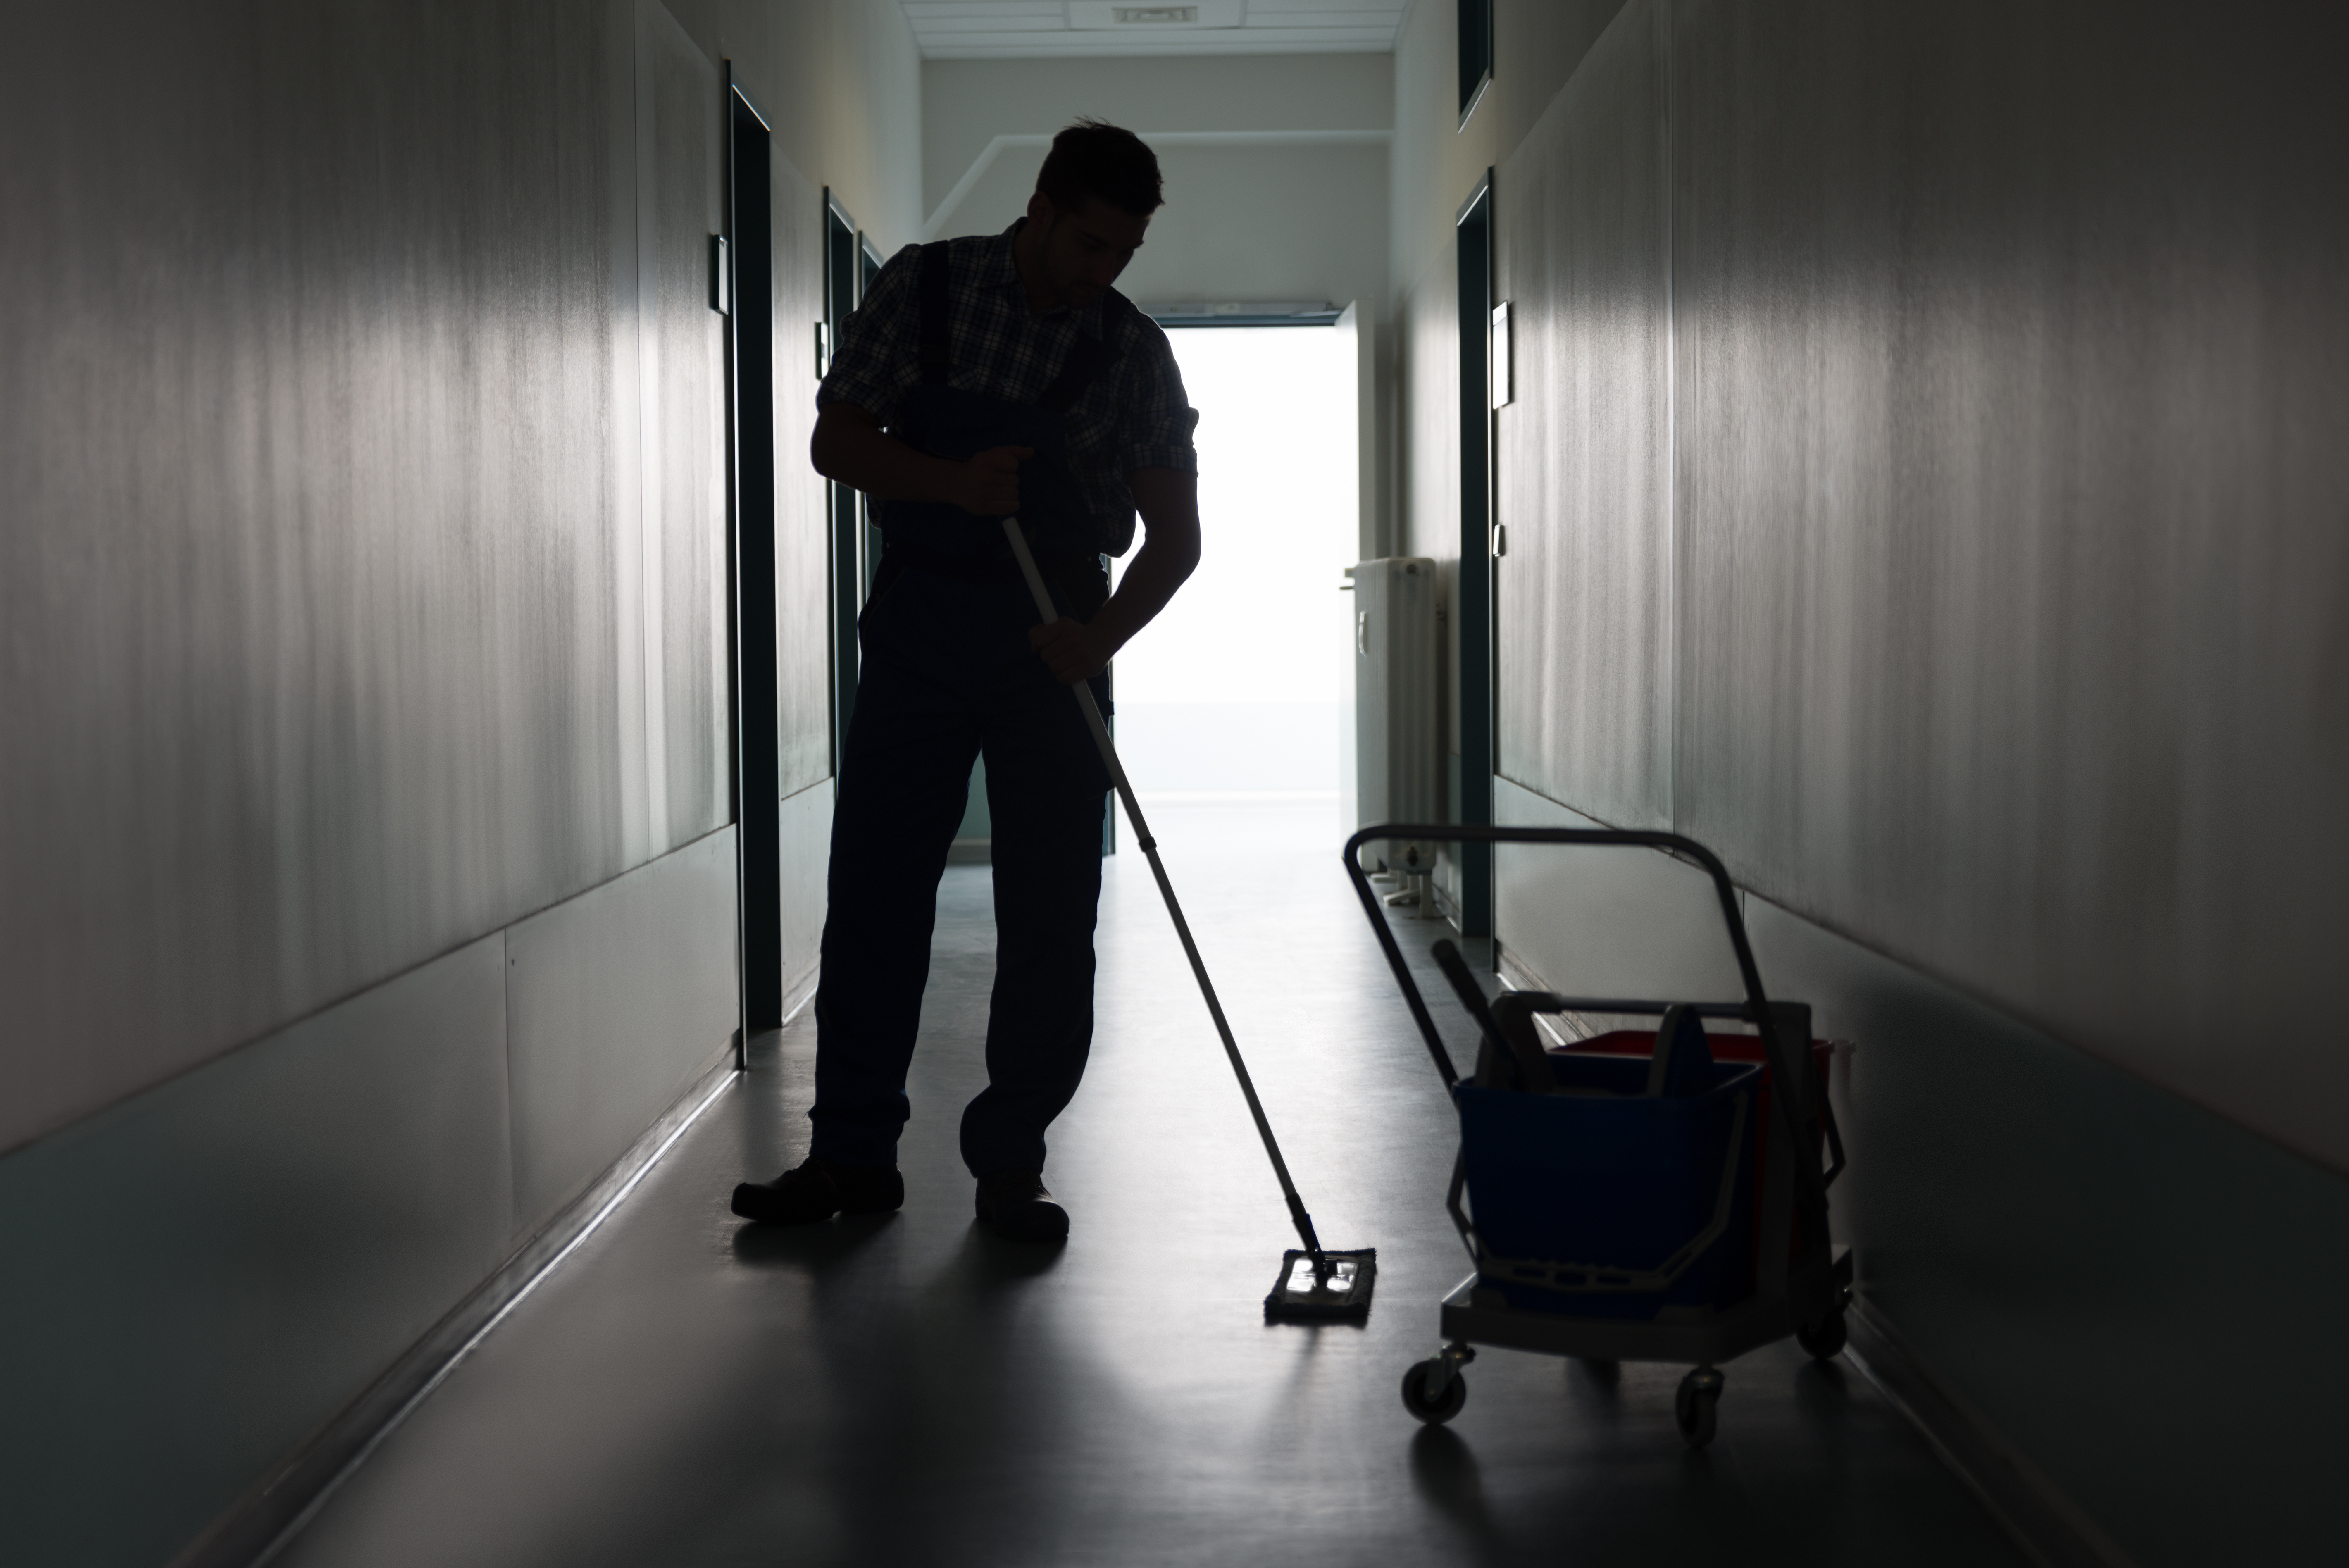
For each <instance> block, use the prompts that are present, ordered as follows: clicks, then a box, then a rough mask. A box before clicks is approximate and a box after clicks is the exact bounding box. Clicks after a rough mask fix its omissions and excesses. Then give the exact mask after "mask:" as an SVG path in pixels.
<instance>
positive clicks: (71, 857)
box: [0, 0, 918, 1564]
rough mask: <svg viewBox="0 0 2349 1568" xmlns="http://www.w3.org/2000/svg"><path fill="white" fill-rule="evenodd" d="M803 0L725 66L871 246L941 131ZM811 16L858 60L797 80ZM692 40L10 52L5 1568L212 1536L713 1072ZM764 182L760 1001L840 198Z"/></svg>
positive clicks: (889, 37)
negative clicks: (767, 618)
mask: <svg viewBox="0 0 2349 1568" xmlns="http://www.w3.org/2000/svg"><path fill="white" fill-rule="evenodd" d="M762 9H771V8H762ZM875 9H878V10H880V11H882V12H885V16H882V17H880V18H879V20H878V21H877V23H876V21H875V19H874V17H872V16H865V15H861V13H868V12H872V11H874V10H875ZM834 12H837V13H840V14H841V16H844V17H846V18H847V20H848V24H849V25H844V26H838V27H833V28H832V29H831V30H830V31H825V30H824V29H823V27H819V26H815V22H814V21H812V20H811V19H810V18H809V17H808V16H799V17H798V20H800V21H802V22H807V23H808V24H809V26H808V30H807V33H806V34H805V35H804V36H800V37H797V38H795V37H794V36H793V35H792V30H791V28H790V27H789V26H780V25H778V26H767V30H766V32H765V33H764V34H762V35H761V47H762V48H763V49H764V50H765V51H766V53H765V54H764V56H763V57H761V60H758V61H743V62H738V64H740V65H742V66H745V67H758V69H760V70H762V71H765V72H767V73H768V74H767V75H766V76H765V77H764V78H763V80H762V81H755V82H753V83H752V84H751V90H752V91H753V93H754V94H755V95H757V96H758V97H760V99H761V103H762V107H766V108H768V109H770V111H771V112H773V113H774V114H775V116H776V119H777V120H778V121H779V134H780V136H781V142H782V146H783V151H785V152H786V153H787V154H795V155H797V156H799V157H802V158H823V159H828V160H831V161H833V162H837V163H841V164H844V165H847V166H848V171H847V173H846V175H845V176H844V177H845V178H851V179H861V180H864V181H867V182H869V183H868V187H867V189H868V192H869V210H870V212H871V213H872V214H873V215H874V217H876V218H879V219H881V220H883V221H898V220H892V219H890V217H889V214H890V213H893V212H895V211H898V210H900V209H902V211H904V212H905V213H910V212H912V211H914V210H915V208H916V204H917V200H918V170H917V164H916V148H917V145H918V123H917V122H916V123H915V124H912V125H909V126H907V127H905V129H904V130H902V131H899V132H895V133H893V134H894V137H895V140H894V142H893V145H894V146H895V147H896V148H898V149H899V150H900V155H899V156H898V160H897V162H896V163H895V164H892V162H891V161H890V158H891V156H892V154H891V153H890V151H889V149H888V148H887V147H883V148H881V149H879V150H877V151H876V149H875V148H874V146H873V144H872V143H873V137H872V134H871V130H870V125H869V123H868V120H867V119H866V118H865V117H864V114H863V111H861V110H860V111H858V112H856V113H850V112H848V111H847V109H845V108H844V107H843V106H844V105H845V104H846V103H847V102H848V101H849V100H853V99H856V98H857V96H858V93H859V91H860V89H861V88H870V87H873V86H874V85H875V84H876V83H878V84H882V85H885V83H886V82H887V81H888V80H891V79H895V80H901V81H905V82H913V81H916V80H917V78H918V63H917V60H916V56H915V53H914V47H913V43H912V39H911V36H910V32H909V30H907V29H906V28H905V24H904V21H903V18H902V16H897V15H896V13H895V9H894V8H893V7H882V8H874V7H856V6H853V5H838V6H833V7H830V8H828V9H826V11H825V16H826V17H827V18H830V19H831V20H833V21H837V20H839V18H838V17H833V16H832V14H833V13H834ZM691 19H692V20H693V21H694V22H695V24H696V25H697V26H699V25H701V24H703V23H704V22H706V21H707V20H708V19H707V18H706V17H705V16H701V15H699V14H692V16H691ZM817 20H822V19H817ZM829 25H830V24H829V22H827V23H826V26H829ZM811 39H812V40H814V41H816V42H820V43H823V44H825V45H826V46H827V47H830V45H832V44H834V43H837V44H838V46H839V47H838V49H837V50H836V51H835V53H836V54H837V55H838V57H840V58H841V59H844V60H846V61H847V62H848V64H849V65H850V66H851V67H854V69H855V70H857V71H859V72H861V73H862V75H861V76H859V77H857V78H854V79H852V80H851V81H849V82H848V83H846V84H845V85H843V84H840V83H837V82H835V83H833V85H832V86H831V88H829V90H828V95H827V96H826V97H825V98H824V99H823V102H824V104H825V106H826V107H824V108H823V109H821V110H818V111H810V110H808V109H805V108H804V107H803V106H802V105H800V104H799V103H798V102H797V101H796V100H795V99H794V97H793V95H794V94H796V93H799V92H801V91H802V89H803V88H806V87H807V85H808V83H807V80H806V78H807V77H808V76H809V75H811V74H812V73H813V72H814V71H816V70H817V69H818V68H820V67H823V66H825V65H827V64H833V63H837V62H836V61H834V60H833V59H832V57H829V56H826V55H824V54H823V52H822V51H810V50H805V49H802V48H800V47H799V46H800V45H802V44H805V43H808V42H809V41H810V40H811ZM713 43H714V39H705V38H698V37H697V36H696V33H695V32H694V31H692V30H690V29H688V27H687V26H684V25H681V23H680V20H679V18H678V16H676V15H673V14H672V13H671V12H670V11H669V10H668V9H667V8H666V7H664V6H663V5H659V4H657V0H611V3H605V4H599V5H593V6H587V7H580V6H575V5H540V4H531V3H523V4H517V5H501V6H496V7H487V8H484V7H478V6H464V5H437V6H425V7H420V8H419V7H416V6H408V5H381V4H371V3H364V0H333V3H330V4H324V5H263V6H258V7H253V6H236V7H232V6H222V5H151V4H134V5H129V6H124V7H114V8H109V9H108V10H106V11H104V12H102V13H93V12H83V11H76V10H74V9H72V8H69V7H54V6H53V7H44V8H40V9H37V10H36V11H34V12H31V13H28V14H27V15H26V16H25V17H23V18H20V19H19V21H18V24H17V26H16V31H15V32H14V33H13V34H12V44H11V48H10V49H9V50H8V51H7V52H6V54H5V57H0V147H5V148H6V149H7V156H6V159H5V161H0V285H5V287H0V474H5V476H6V477H5V482H0V483H5V507H6V517H7V524H6V526H5V529H0V628H5V629H0V724H5V735H4V736H0V811H5V820H6V821H7V822H8V823H9V824H10V825H11V826H10V828H9V830H8V831H7V833H6V834H5V836H0V931H5V938H6V940H5V942H0V986H5V995H6V997H7V999H8V1006H7V1012H6V1022H5V1038H0V1231H5V1234H6V1235H7V1236H8V1237H9V1239H10V1248H11V1255H10V1259H9V1264H8V1267H7V1269H6V1270H5V1271H0V1386H5V1389H6V1390H7V1397H6V1398H5V1400H0V1559H5V1560H6V1561H7V1562H9V1563H75V1564H89V1563H160V1562H163V1561H166V1560H168V1559H171V1558H172V1557H173V1555H174V1553H176V1552H182V1551H183V1550H188V1549H191V1544H192V1543H193V1542H196V1541H197V1540H198V1538H199V1537H200V1536H201V1535H202V1532H204V1531H205V1530H206V1527H207V1526H208V1524H210V1523H211V1522H212V1521H215V1520H217V1519H220V1518H222V1516H223V1511H224V1510H229V1509H231V1508H232V1506H233V1505H234V1504H236V1503H237V1502H238V1500H239V1499H240V1496H241V1495H242V1496H244V1497H246V1498H247V1499H250V1498H251V1497H252V1496H253V1495H255V1493H256V1490H257V1489H259V1488H260V1487H262V1486H264V1485H265V1484H267V1483H269V1482H270V1481H272V1480H274V1479H277V1478H279V1477H281V1476H282V1474H283V1472H282V1471H280V1470H279V1469H277V1468H276V1467H277V1466H278V1465H279V1464H280V1463H281V1461H283V1460H285V1459H286V1458H287V1456H288V1455H289V1454H292V1453H294V1452H295V1451H296V1450H297V1449H299V1448H300V1446H301V1445H303V1444H304V1443H305V1441H306V1440H307V1439H308V1438H310V1437H311V1436H313V1435H315V1434H316V1433H318V1432H320V1431H321V1430H323V1429H324V1428H325V1427H326V1424H328V1423H330V1422H331V1421H333V1419H334V1418H335V1417H336V1413H337V1412H338V1411H339V1410H342V1409H343V1408H345V1407H346V1406H347V1404H348V1403H349V1402H350V1401H351V1400H353V1398H354V1397H356V1396H358V1395H359V1394H360V1393H361V1391H362V1390H364V1389H366V1388H367V1387H368V1386H369V1385H370V1384H371V1383H372V1382H373V1381H374V1380H375V1379H376V1378H378V1376H380V1375H382V1374H383V1373H384V1372H385V1370H386V1368H387V1367H389V1366H393V1365H394V1364H395V1362H397V1361H398V1359H399V1358H400V1357H401V1356H402V1355H403V1354H404V1353H407V1352H409V1350H410V1349H411V1347H414V1346H417V1345H419V1341H420V1340H421V1339H422V1338H423V1336H427V1335H428V1331H432V1330H433V1329H434V1325H435V1324H436V1323H440V1322H442V1321H444V1314H450V1311H451V1309H452V1308H455V1307H457V1306H458V1304H459V1303H460V1302H462V1301H463V1300H464V1299H465V1298H466V1297H467V1296H468V1294H469V1293H471V1292H473V1291H474V1290H475V1288H476V1287H477V1286H479V1285H481V1282H483V1281H484V1280H485V1279H488V1278H489V1277H490V1276H492V1274H493V1273H494V1272H496V1271H497V1270H499V1269H500V1267H501V1265H502V1264H503V1263H505V1262H507V1261H508V1260H510V1259H514V1258H518V1257H521V1256H523V1255H525V1254H526V1252H527V1249H528V1248H529V1247H531V1246H532V1245H533V1244H534V1243H533V1238H534V1237H536V1236H538V1235H539V1234H540V1233H541V1232H542V1231H543V1228H544V1227H545V1226H546V1225H547V1224H548V1223H549V1222H550V1220H554V1219H555V1218H556V1217H557V1216H559V1215H561V1214H563V1213H564V1211H565V1210H566V1209H567V1208H569V1207H571V1206H574V1205H575V1204H576V1203H578V1202H579V1201H581V1195H582V1194H583V1193H586V1192H590V1191H592V1190H594V1189H595V1184H596V1183H597V1182H598V1180H599V1179H600V1178H601V1177H602V1175H603V1173H604V1172H605V1171H606V1170H607V1169H608V1168H610V1167H611V1165H612V1163H613V1161H614V1160H615V1159H616V1158H619V1157H620V1156H621V1155H622V1154H623V1153H624V1152H625V1151H626V1150H627V1149H628V1147H629V1146H630V1145H631V1144H632V1142H634V1141H635V1140H636V1139H637V1138H638V1137H639V1135H641V1134H642V1133H644V1131H645V1129H646V1128H647V1126H648V1125H650V1124H653V1123H654V1122H655V1121H656V1119H657V1118H658V1117H661V1116H664V1115H665V1114H670V1113H671V1112H672V1109H673V1107H674V1106H676V1105H677V1103H678V1100H679V1096H682V1095H684V1094H686V1093H687V1092H688V1090H689V1089H692V1088H693V1087H694V1086H695V1085H698V1084H699V1083H701V1082H703V1081H704V1080H705V1078H706V1075H708V1074H709V1072H710V1071H711V1070H713V1069H715V1068H717V1067H718V1066H719V1064H721V1063H722V1062H723V1061H724V1060H725V1059H726V1056H727V1054H728V1052H729V1050H730V1044H731V1040H732V1036H733V1033H734V1031H735V1026H736V1022H737V1017H738V1012H737V998H736V992H737V984H738V981H737V975H738V955H737V953H736V950H735V943H736V940H737V939H736V919H735V899H736V880H737V878H736V870H735V856H736V848H735V833H734V827H733V823H734V820H735V815H736V807H735V803H734V801H733V798H732V774H731V769H732V763H731V751H732V737H731V732H730V719H729V707H728V705H729V703H730V677H729V674H728V660H729V659H730V645H729V636H730V629H729V628H730V609H729V594H730V583H729V579H728V554H727V533H726V530H727V526H728V511H727V486H728V472H729V469H728V445H727V439H728V438H727V428H726V417H727V405H726V400H725V377H726V374H727V363H726V358H725V330H726V318H725V317H723V316H721V315H720V314H719V313H718V312H717V311H715V310H713V309H712V308H711V298H710V267H711V259H710V258H711V247H710V237H711V235H712V234H717V233H719V231H720V230H721V229H722V227H723V224H724V203H723V194H724V187H723V177H724V171H725V155H724V140H723V122H722V119H721V111H722V97H721V92H722V84H723V79H724V77H723V69H722V56H721V55H720V54H719V53H718V52H716V50H715V49H714V48H713V47H712V45H713ZM743 74H744V75H745V76H746V77H749V76H750V75H752V74H753V73H752V71H751V70H749V69H745V71H744V73H743ZM904 101H905V103H906V104H911V103H912V99H911V98H910V96H909V97H908V98H907V99H905V100H904ZM779 106H781V107H779ZM783 108H788V109H790V110H791V112H790V113H784V112H782V109H783ZM802 167H804V165H802ZM776 169H777V173H776V192H775V194H776V202H777V221H778V230H779V236H778V237H779V241H780V244H779V246H778V252H777V263H776V275H775V279H774V283H775V286H776V289H777V294H778V298H779V306H778V324H777V327H776V331H777V335H778V338H779V348H778V355H777V358H778V361H779V363H781V365H782V366H784V367H785V368H786V369H787V371H788V372H792V373H794V379H790V380H788V381H787V382H786V384H785V385H784V386H782V387H781V388H779V392H780V394H781V395H780V396H779V398H778V408H779V412H778V421H779V430H778V432H777V434H778V440H779V441H780V442H781V446H782V455H783V459H784V461H783V462H781V465H780V468H781V476H780V479H779V483H780V486H781V492H782V493H781V494H779V495H778V497H777V501H778V512H779V517H780V524H779V525H780V527H781V531H782V537H781V548H780V549H779V551H778V577H779V581H778V589H779V595H780V597H781V609H782V617H781V619H782V623H783V629H782V634H781V639H780V640H779V644H778V647H777V648H776V649H775V650H774V657H775V659H777V661H778V671H779V674H780V675H781V678H782V679H781V710H780V711H779V712H778V715H777V719H776V722H777V723H778V726H779V730H780V732H781V737H782V742H783V745H782V754H783V759H784V773H783V781H782V785H783V787H782V791H781V795H782V798H781V799H779V800H778V801H776V802H774V803H771V806H772V808H774V809H777V810H779V811H781V813H782V815H783V817H784V826H785V829H786V831H785V833H784V835H783V840H782V844H783V855H784V858H785V866H784V872H785V877H784V883H785V888H786V897H787V900H789V901H790V903H791V906H792V907H791V909H790V910H789V911H788V918H787V920H786V925H785V933H784V940H785V944H786V949H787V950H786V953H785V963H786V970H787V972H789V973H791V974H792V975H794V976H797V977H798V981H797V983H796V985H795V987H794V989H793V992H792V994H793V995H794V996H796V995H798V994H801V993H803V992H804V991H805V989H806V980H807V977H808V976H809V975H810V974H811V972H812V963H813V958H814V947H815V936H816V930H817V928H818V926H819V925H820V922H821V918H822V870H823V843H824V839H825V837H826V836H827V834H828V829H829V821H830V780H829V777H828V774H829V763H828V758H829V755H830V742H829V734H830V714H829V712H828V711H827V705H826V702H825V700H824V696H823V691H824V682H823V663H824V661H825V659H827V658H828V652H827V649H828V642H827V639H826V633H825V628H824V620H823V604H824V595H823V582H824V576H825V573H826V571H827V570H828V566H827V563H826V561H825V558H824V545H823V503H822V490H821V483H820V482H819V481H817V480H815V479H814V477H813V476H812V473H810V472H808V470H807V468H806V465H805V462H804V451H805V443H806V439H807V434H808V431H809V430H810V429H811V428H812V390H813V384H812V364H811V362H810V344H811V336H812V335H811V332H810V328H809V326H808V324H809V323H811V322H812V320H813V319H814V318H815V317H816V316H817V315H818V314H820V310H819V307H818V306H817V305H816V296H817V290H818V286H819V281H818V280H819V279H820V275H821V271H820V269H821V261H820V254H819V252H818V250H817V237H816V236H817V233H818V231H817V228H816V223H817V210H818V201H819V197H818V195H817V192H816V184H817V182H819V181H831V182H834V183H838V182H840V180H841V179H842V178H843V176H841V175H836V174H834V173H833V171H831V170H829V169H828V168H825V167H824V166H823V165H820V164H819V165H816V166H814V169H813V174H814V177H813V178H811V177H810V176H809V174H805V173H802V172H801V171H800V169H799V168H798V167H794V166H793V163H792V159H791V157H788V156H787V157H783V158H779V159H778V160H777V161H776ZM811 671H812V674H811Z"/></svg>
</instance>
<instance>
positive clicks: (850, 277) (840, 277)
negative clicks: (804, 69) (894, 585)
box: [823, 186, 864, 781]
mask: <svg viewBox="0 0 2349 1568" xmlns="http://www.w3.org/2000/svg"><path fill="white" fill-rule="evenodd" d="M863 260H864V255H863V249H862V247H861V246H860V245H859V244H857V236H856V220H855V219H854V218H852V217H850V216H849V215H848V210H847V209H846V208H845V207H843V206H842V205H841V204H840V202H838V201H837V200H835V199H834V198H833V193H832V188H831V187H830V186H826V187H824V192H823V342H824V368H825V369H830V368H831V363H832V358H831V357H832V353H833V349H834V348H836V347H837V346H838V344H839V342H840V333H841V329H842V328H843V327H846V326H847V325H848V318H849V317H850V315H851V314H853V313H854V311H855V309H856V302H857V300H858V299H859V298H861V297H862V296H863V292H864V291H863V283H864V267H863V265H862V263H863ZM829 489H830V494H831V502H832V527H831V530H830V533H831V555H832V776H833V779H834V780H835V781H837V780H838V779H839V777H840V767H841V762H842V759H843V756H844V755H845V753H846V750H847V746H848V720H849V716H850V715H851V714H852V713H854V711H856V658H857V649H856V614H857V611H858V610H859V609H861V608H862V607H864V551H863V550H862V549H860V548H859V547H858V546H859V545H861V544H862V543H863V541H862V539H861V537H860V535H862V534H863V533H864V504H863V501H862V499H861V498H860V497H859V496H858V495H857V493H856V492H855V491H854V489H852V488H851V487H850V486H848V485H845V484H842V483H837V482H832V483H830V485H829Z"/></svg>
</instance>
